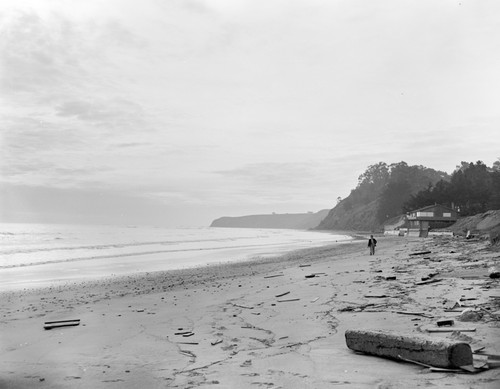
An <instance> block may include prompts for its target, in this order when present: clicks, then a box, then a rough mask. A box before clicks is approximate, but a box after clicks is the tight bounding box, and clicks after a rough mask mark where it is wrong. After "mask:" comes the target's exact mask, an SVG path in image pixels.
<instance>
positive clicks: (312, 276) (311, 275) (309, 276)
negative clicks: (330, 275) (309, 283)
mask: <svg viewBox="0 0 500 389" xmlns="http://www.w3.org/2000/svg"><path fill="white" fill-rule="evenodd" d="M305 277H306V278H314V277H316V274H314V273H313V274H307V275H306V276H305Z"/></svg>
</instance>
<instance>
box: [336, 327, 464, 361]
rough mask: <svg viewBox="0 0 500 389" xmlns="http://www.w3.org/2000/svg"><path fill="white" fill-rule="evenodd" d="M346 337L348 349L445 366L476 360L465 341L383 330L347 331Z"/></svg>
mask: <svg viewBox="0 0 500 389" xmlns="http://www.w3.org/2000/svg"><path fill="white" fill-rule="evenodd" d="M345 338H346V344H347V347H348V348H349V349H351V350H354V351H358V352H362V353H365V354H370V355H376V356H379V357H385V358H391V359H402V358H405V359H409V360H412V361H416V362H419V363H423V364H426V365H429V366H435V367H442V368H460V366H467V365H472V362H473V359H472V350H471V347H470V346H469V344H467V343H464V342H455V341H451V340H446V339H439V340H437V339H434V338H432V337H429V336H417V335H413V334H401V333H395V332H388V331H383V330H347V331H346V332H345Z"/></svg>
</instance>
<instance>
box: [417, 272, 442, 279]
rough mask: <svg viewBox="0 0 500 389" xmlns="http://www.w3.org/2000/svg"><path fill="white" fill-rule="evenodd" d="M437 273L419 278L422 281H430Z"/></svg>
mask: <svg viewBox="0 0 500 389" xmlns="http://www.w3.org/2000/svg"><path fill="white" fill-rule="evenodd" d="M438 274H439V273H429V274H427V275H426V276H423V277H422V278H421V280H422V281H427V280H430V279H431V278H432V277H434V276H437V275H438Z"/></svg>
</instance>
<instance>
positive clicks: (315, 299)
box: [311, 297, 319, 303]
mask: <svg viewBox="0 0 500 389" xmlns="http://www.w3.org/2000/svg"><path fill="white" fill-rule="evenodd" d="M318 300H319V297H315V298H313V299H312V300H311V303H315V302H316V301H318Z"/></svg>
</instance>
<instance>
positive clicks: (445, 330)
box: [426, 327, 476, 333]
mask: <svg viewBox="0 0 500 389" xmlns="http://www.w3.org/2000/svg"><path fill="white" fill-rule="evenodd" d="M426 331H427V332H431V333H432V332H456V331H458V332H476V329H475V328H461V327H448V328H427V329H426Z"/></svg>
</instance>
